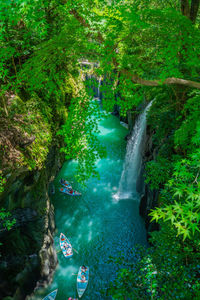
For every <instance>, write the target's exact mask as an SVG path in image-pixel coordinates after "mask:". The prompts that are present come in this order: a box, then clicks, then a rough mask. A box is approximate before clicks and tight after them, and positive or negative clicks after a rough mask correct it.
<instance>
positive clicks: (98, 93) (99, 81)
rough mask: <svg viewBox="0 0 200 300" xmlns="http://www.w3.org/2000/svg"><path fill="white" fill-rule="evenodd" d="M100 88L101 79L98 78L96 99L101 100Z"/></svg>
mask: <svg viewBox="0 0 200 300" xmlns="http://www.w3.org/2000/svg"><path fill="white" fill-rule="evenodd" d="M100 86H101V77H99V80H98V90H97V98H98V99H101V92H100Z"/></svg>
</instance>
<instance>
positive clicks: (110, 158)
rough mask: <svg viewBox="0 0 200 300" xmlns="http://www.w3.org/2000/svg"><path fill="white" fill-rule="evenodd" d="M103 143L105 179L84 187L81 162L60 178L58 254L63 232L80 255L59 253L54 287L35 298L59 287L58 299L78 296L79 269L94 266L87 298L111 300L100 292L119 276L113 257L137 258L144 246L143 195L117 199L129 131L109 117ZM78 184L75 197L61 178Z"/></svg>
mask: <svg viewBox="0 0 200 300" xmlns="http://www.w3.org/2000/svg"><path fill="white" fill-rule="evenodd" d="M99 129H100V134H99V139H100V142H101V143H102V144H103V145H104V146H105V147H106V149H107V152H108V155H107V158H105V159H102V160H99V161H97V168H98V171H99V173H100V176H101V178H100V180H98V179H90V180H88V182H87V188H86V189H83V188H82V187H81V186H79V185H78V184H76V182H75V181H74V175H75V172H76V170H75V167H76V162H74V161H70V162H67V163H65V164H64V165H63V168H62V170H61V171H60V173H59V176H58V178H56V180H55V187H56V192H55V195H54V196H53V197H52V198H53V199H52V201H53V203H54V207H55V219H56V227H57V231H56V234H55V247H56V248H57V249H58V250H59V236H60V233H61V232H63V233H64V234H65V235H66V236H67V237H68V239H69V240H70V242H71V244H72V246H73V247H74V248H75V249H76V250H77V251H78V254H77V253H76V252H75V251H74V255H73V257H72V258H70V259H66V258H65V257H64V256H63V255H62V253H61V252H60V253H58V260H59V265H58V267H57V269H56V272H55V274H54V280H53V283H52V284H51V285H50V286H49V287H48V288H46V289H40V290H39V291H38V292H37V293H36V294H35V296H34V298H32V299H42V298H43V297H44V296H45V295H46V294H48V293H49V292H50V291H52V290H54V289H56V288H58V294H57V297H56V300H64V299H68V297H70V296H71V297H77V292H76V276H74V275H72V274H73V273H77V272H78V269H79V266H80V265H83V264H84V265H86V266H89V267H90V275H91V276H90V280H89V284H88V287H87V290H86V292H85V294H84V295H83V297H82V299H90V300H98V299H110V298H108V297H107V296H106V295H102V294H101V290H105V289H106V288H107V287H108V284H109V282H110V281H111V280H113V279H114V278H115V275H116V271H117V266H116V265H115V264H114V263H112V262H109V257H110V256H114V257H117V256H118V253H119V252H122V253H123V254H124V255H125V257H126V258H127V259H132V257H131V251H130V249H131V248H132V247H134V245H136V244H137V243H140V244H145V243H146V240H145V229H144V224H143V221H142V219H141V218H140V217H139V212H138V206H139V201H138V196H137V193H133V195H135V196H131V197H132V198H126V199H123V198H120V199H118V198H116V197H115V195H116V193H117V191H118V189H119V182H120V178H121V174H122V169H123V163H124V158H125V153H126V142H125V139H124V137H125V136H126V135H127V129H126V128H124V127H122V126H121V125H120V122H119V120H118V119H117V118H116V117H114V116H112V115H110V116H109V117H108V118H105V119H104V120H102V121H101V122H100V124H99ZM62 177H64V178H67V179H68V180H71V181H74V184H73V186H74V188H75V189H76V190H79V191H81V192H82V196H81V197H70V196H67V195H64V194H61V193H60V192H59V191H58V188H59V179H60V178H62Z"/></svg>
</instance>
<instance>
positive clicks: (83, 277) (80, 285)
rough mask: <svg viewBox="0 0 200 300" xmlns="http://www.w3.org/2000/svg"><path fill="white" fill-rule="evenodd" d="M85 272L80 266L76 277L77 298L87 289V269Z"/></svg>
mask: <svg viewBox="0 0 200 300" xmlns="http://www.w3.org/2000/svg"><path fill="white" fill-rule="evenodd" d="M86 268H87V269H86V271H85V272H83V271H82V266H81V267H80V268H79V272H78V276H77V292H78V296H79V298H81V297H82V296H83V294H84V292H85V290H86V288H87V285H88V281H89V267H86Z"/></svg>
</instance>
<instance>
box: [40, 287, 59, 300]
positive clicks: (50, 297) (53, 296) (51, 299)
mask: <svg viewBox="0 0 200 300" xmlns="http://www.w3.org/2000/svg"><path fill="white" fill-rule="evenodd" d="M57 291H58V290H57V289H56V290H54V291H53V292H51V293H50V294H48V295H47V296H46V297H44V298H43V299H42V300H54V299H56V295H57Z"/></svg>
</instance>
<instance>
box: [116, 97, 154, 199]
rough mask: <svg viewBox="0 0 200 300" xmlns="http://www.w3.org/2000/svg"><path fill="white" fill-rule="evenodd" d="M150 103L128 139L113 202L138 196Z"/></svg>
mask: <svg viewBox="0 0 200 300" xmlns="http://www.w3.org/2000/svg"><path fill="white" fill-rule="evenodd" d="M151 104H152V102H150V103H149V104H148V105H147V107H146V108H145V110H144V111H143V113H142V114H140V115H139V117H138V118H137V120H136V122H135V126H134V128H133V131H132V134H131V137H130V139H129V140H128V143H127V147H126V156H125V161H124V166H123V171H122V174H121V179H120V183H119V189H118V192H117V193H116V194H115V195H114V196H113V198H114V199H115V200H120V199H129V198H133V197H134V196H137V195H138V192H137V181H138V178H139V175H140V174H141V167H142V152H143V141H144V136H145V133H146V113H147V111H148V109H149V108H150V106H151Z"/></svg>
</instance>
